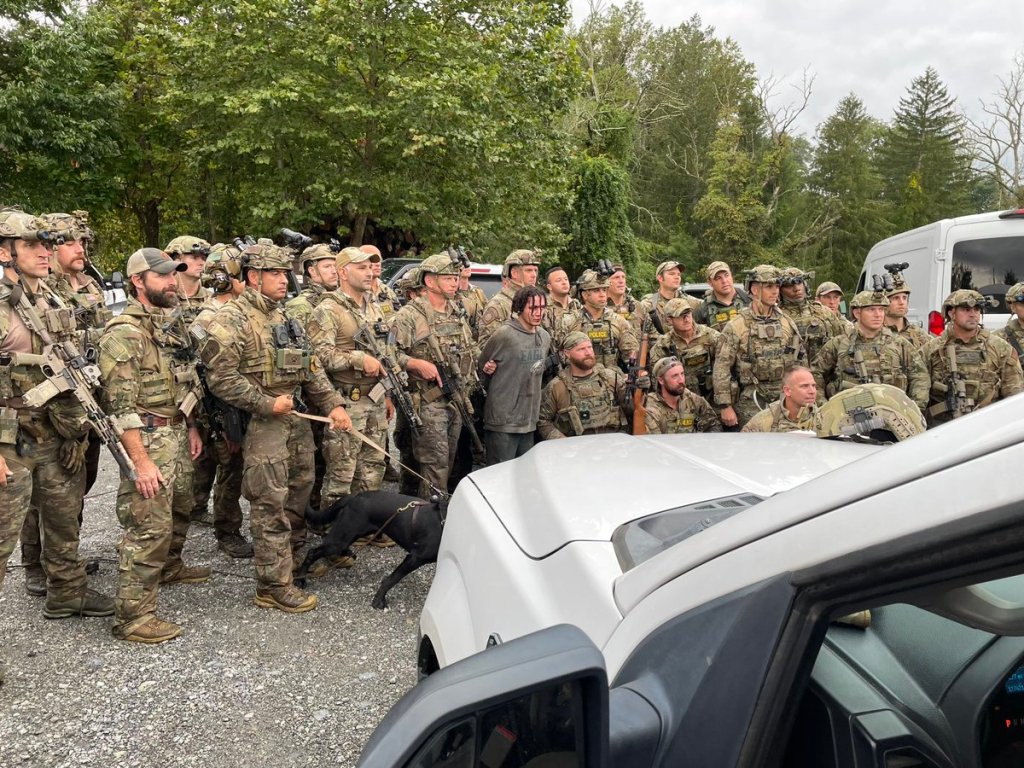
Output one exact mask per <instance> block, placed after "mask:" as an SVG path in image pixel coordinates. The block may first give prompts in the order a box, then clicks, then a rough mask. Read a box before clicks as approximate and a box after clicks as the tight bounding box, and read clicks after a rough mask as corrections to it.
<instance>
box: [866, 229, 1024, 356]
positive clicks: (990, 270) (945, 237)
mask: <svg viewBox="0 0 1024 768" xmlns="http://www.w3.org/2000/svg"><path fill="white" fill-rule="evenodd" d="M902 263H905V264H907V265H908V266H907V267H906V268H905V269H904V270H903V276H904V277H905V278H906V280H907V283H908V284H909V285H910V289H911V293H910V307H909V310H908V312H907V319H908V320H909V321H910V322H912V323H917V324H918V325H920V326H922V327H924V328H925V329H926V330H927V331H929V332H930V333H932V334H933V335H936V336H937V335H939V334H940V333H942V330H943V327H944V326H945V321H944V318H943V317H942V312H941V309H942V300H943V299H944V298H946V296H948V295H949V294H950V292H951V291H954V290H957V289H959V288H972V289H974V290H976V291H978V292H980V293H982V294H983V295H985V296H991V297H993V298H994V299H996V300H997V301H998V302H999V306H998V307H996V308H994V309H991V310H989V311H986V312H985V320H984V322H985V327H986V328H988V329H989V330H993V331H994V330H998V329H999V328H1002V327H1003V326H1004V325H1006V322H1007V321H1008V320H1009V319H1010V314H1009V310H1008V309H1007V307H1006V301H1005V298H1006V291H1007V290H1008V289H1009V288H1010V286H1011V285H1013V284H1014V283H1017V282H1021V281H1024V209H1020V210H1009V211H995V212H992V213H979V214H977V215H974V216H960V217H957V218H955V219H943V220H942V221H936V222H935V223H933V224H927V225H925V226H923V227H918V228H917V229H912V230H910V231H909V232H903V233H901V234H899V235H893V236H892V237H890V238H887V239H885V240H883V241H882V242H880V243H877V244H875V246H874V247H872V249H871V250H870V251H869V252H868V255H867V258H866V259H865V260H864V267H863V269H862V270H861V274H860V280H858V282H857V290H858V291H863V290H870V289H871V284H872V275H884V274H886V270H885V265H886V264H902Z"/></svg>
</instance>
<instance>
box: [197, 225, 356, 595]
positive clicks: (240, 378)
mask: <svg viewBox="0 0 1024 768" xmlns="http://www.w3.org/2000/svg"><path fill="white" fill-rule="evenodd" d="M243 260H244V261H243V263H244V264H245V265H246V267H248V268H250V269H286V268H288V265H289V264H290V262H291V259H290V258H289V256H288V254H287V253H286V252H283V249H279V248H276V247H275V246H273V245H272V244H270V243H269V242H267V243H262V242H261V243H259V244H258V245H256V246H251V247H250V248H249V249H247V251H246V253H245V255H244V256H243ZM286 320H287V318H286V316H285V313H284V310H283V309H282V308H281V306H280V305H279V304H278V303H277V302H275V301H273V300H271V299H268V298H267V297H266V296H264V295H262V294H261V293H259V292H258V291H256V290H254V289H253V288H251V287H248V286H247V287H246V289H245V292H244V293H243V294H242V295H241V296H239V297H237V298H236V299H234V300H233V301H231V302H229V303H228V304H226V305H225V306H224V307H223V308H222V309H221V310H220V311H219V312H218V313H217V316H216V317H215V318H214V319H213V322H212V323H211V324H210V331H209V332H210V336H209V338H208V339H207V340H206V342H205V344H204V345H203V348H202V351H201V354H202V358H203V362H204V363H205V364H206V366H207V369H208V373H207V385H208V386H209V387H210V390H211V391H212V392H213V394H214V395H216V396H217V397H219V398H221V399H222V400H224V401H225V402H227V403H228V404H230V405H233V406H235V407H236V408H241V409H242V410H244V411H247V412H249V413H251V414H252V418H251V420H250V422H249V427H248V429H247V431H246V434H245V441H244V443H243V446H242V453H243V456H244V459H243V461H244V470H243V476H242V495H243V496H245V498H246V499H248V500H249V521H250V527H251V529H252V541H253V549H254V550H255V552H256V562H255V565H256V578H257V580H258V582H259V584H260V588H262V589H265V590H270V591H271V593H272V594H273V593H274V592H275V591H277V592H279V593H280V594H286V593H288V591H289V588H290V586H291V583H292V565H293V551H298V549H300V548H301V547H302V545H303V544H304V543H305V540H306V520H305V512H306V505H307V504H308V503H309V495H310V492H311V490H312V487H313V450H314V447H313V433H312V431H311V430H310V428H309V422H308V421H307V420H305V419H302V418H299V417H298V416H296V415H295V414H294V413H290V414H287V415H283V416H279V415H275V414H274V413H273V407H274V401H275V400H276V399H277V397H278V396H281V395H291V396H293V397H295V396H297V395H298V394H299V393H300V392H302V393H304V394H306V395H307V396H308V397H309V398H310V399H311V400H312V402H313V404H314V405H316V406H317V407H318V408H320V410H321V411H323V412H324V413H328V412H330V411H332V410H333V409H334V408H336V407H338V406H341V405H343V402H342V398H341V395H339V394H338V393H337V392H335V391H334V388H333V387H332V386H331V383H330V381H329V380H328V379H327V376H326V375H325V374H324V371H323V367H322V366H321V364H320V360H319V358H317V356H316V355H315V354H313V353H312V351H311V349H310V348H309V343H308V339H305V338H300V337H298V335H297V334H293V333H289V334H288V336H289V339H288V342H287V344H286V345H285V346H283V347H278V346H277V345H276V344H275V339H274V333H273V329H274V328H275V327H276V328H277V329H278V331H280V330H282V325H283V324H285V321H286ZM292 324H293V327H294V321H292ZM240 330H241V331H242V332H241V333H240ZM259 594H260V593H259V591H257V600H259ZM313 605H315V602H314V603H313Z"/></svg>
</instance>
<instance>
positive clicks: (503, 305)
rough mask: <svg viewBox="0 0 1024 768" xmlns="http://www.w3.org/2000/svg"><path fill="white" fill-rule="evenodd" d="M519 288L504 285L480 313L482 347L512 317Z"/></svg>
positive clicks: (479, 339)
mask: <svg viewBox="0 0 1024 768" xmlns="http://www.w3.org/2000/svg"><path fill="white" fill-rule="evenodd" d="M518 290H519V288H517V287H516V286H509V285H503V286H502V287H501V290H500V291H498V292H497V293H496V294H494V296H492V297H491V300H490V301H488V302H487V306H486V307H484V309H483V312H481V313H480V320H479V322H478V324H477V333H476V337H477V342H478V343H479V345H480V346H483V345H484V344H486V343H487V340H488V339H489V338H491V334H493V333H494V332H495V331H496V330H498V329H499V328H500V327H501V325H502V323H504V322H505V321H506V320H508V319H509V318H510V317H512V297H514V296H515V295H516V291H518Z"/></svg>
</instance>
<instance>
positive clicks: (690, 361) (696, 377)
mask: <svg viewBox="0 0 1024 768" xmlns="http://www.w3.org/2000/svg"><path fill="white" fill-rule="evenodd" d="M668 338H670V339H671V344H672V354H674V355H675V356H676V357H678V358H679V362H681V363H682V364H683V368H684V370H685V372H686V388H687V389H688V390H690V391H691V392H693V393H694V394H698V395H701V396H703V397H707V395H708V394H711V393H712V392H714V382H713V381H712V374H713V368H714V362H715V361H714V355H713V354H712V351H713V349H714V347H713V342H712V334H711V333H710V332H707V331H705V332H704V333H703V334H700V335H699V336H697V337H695V338H694V342H696V343H694V344H692V345H687V344H686V342H685V341H683V340H682V339H680V338H678V337H677V336H676V335H675V333H671V334H669V336H668ZM659 352H660V350H659ZM651 362H656V360H654V359H653V358H652V360H651Z"/></svg>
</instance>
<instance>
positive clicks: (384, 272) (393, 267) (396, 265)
mask: <svg viewBox="0 0 1024 768" xmlns="http://www.w3.org/2000/svg"><path fill="white" fill-rule="evenodd" d="M419 263H420V260H419V259H384V261H382V262H381V265H380V279H381V282H383V283H386V282H387V281H388V280H390V279H391V278H392V277H394V276H395V273H396V272H398V270H400V269H401V268H402V267H404V266H405V265H406V264H419Z"/></svg>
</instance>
